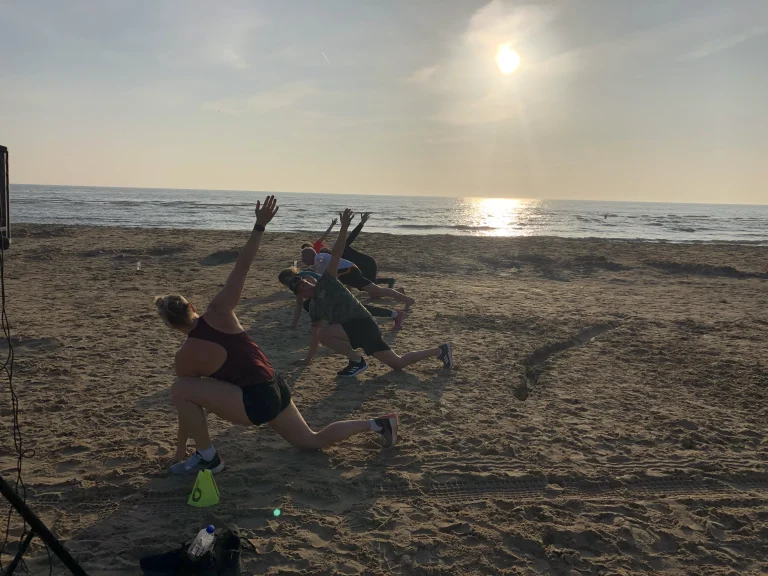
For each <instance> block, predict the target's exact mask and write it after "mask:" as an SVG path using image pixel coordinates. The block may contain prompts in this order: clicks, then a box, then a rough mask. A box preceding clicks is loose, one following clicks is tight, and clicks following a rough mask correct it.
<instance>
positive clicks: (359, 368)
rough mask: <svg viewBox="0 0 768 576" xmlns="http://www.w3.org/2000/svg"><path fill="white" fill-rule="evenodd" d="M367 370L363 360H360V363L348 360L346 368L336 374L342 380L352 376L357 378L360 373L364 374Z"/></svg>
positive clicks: (366, 364)
mask: <svg viewBox="0 0 768 576" xmlns="http://www.w3.org/2000/svg"><path fill="white" fill-rule="evenodd" d="M367 369H368V363H367V362H366V361H365V358H360V362H353V361H352V360H350V361H349V364H347V367H346V368H344V370H340V371H339V372H336V374H337V375H338V376H341V377H343V378H352V377H353V376H357V375H358V374H360V373H361V372H365V371H366V370H367Z"/></svg>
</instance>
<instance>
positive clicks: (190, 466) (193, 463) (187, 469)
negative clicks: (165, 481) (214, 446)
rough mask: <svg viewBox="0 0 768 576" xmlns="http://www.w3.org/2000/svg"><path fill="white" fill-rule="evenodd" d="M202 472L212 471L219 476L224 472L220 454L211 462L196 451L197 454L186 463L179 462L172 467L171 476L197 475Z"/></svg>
mask: <svg viewBox="0 0 768 576" xmlns="http://www.w3.org/2000/svg"><path fill="white" fill-rule="evenodd" d="M201 470H210V471H211V472H212V473H213V474H218V473H219V472H221V471H222V470H224V462H223V461H222V460H221V458H219V453H218V452H216V456H214V457H213V460H211V461H210V462H209V461H207V460H204V459H203V456H202V455H201V454H200V452H198V451H197V450H195V453H194V454H192V456H190V457H189V458H187V459H186V460H185V461H184V462H179V463H178V464H174V465H173V466H171V474H197V473H198V472H200V471H201Z"/></svg>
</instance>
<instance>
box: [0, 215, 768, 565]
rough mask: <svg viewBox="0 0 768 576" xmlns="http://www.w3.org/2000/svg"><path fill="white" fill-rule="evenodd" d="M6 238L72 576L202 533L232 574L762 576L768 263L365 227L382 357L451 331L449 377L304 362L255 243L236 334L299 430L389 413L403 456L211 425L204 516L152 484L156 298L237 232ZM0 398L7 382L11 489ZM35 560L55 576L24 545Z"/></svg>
mask: <svg viewBox="0 0 768 576" xmlns="http://www.w3.org/2000/svg"><path fill="white" fill-rule="evenodd" d="M13 232H14V239H13V245H12V247H11V249H10V250H9V251H8V252H7V253H6V265H5V280H6V286H5V289H6V297H7V312H8V318H9V321H10V324H11V327H12V335H13V348H14V355H15V360H14V384H15V388H16V391H17V393H18V395H19V398H20V406H21V425H22V433H23V437H24V442H25V444H24V446H25V448H28V449H34V451H35V456H34V457H33V458H29V459H27V460H25V463H24V479H25V481H26V484H27V487H28V502H29V503H30V505H31V506H32V507H33V508H34V510H35V511H36V512H37V513H38V514H39V515H40V516H41V518H42V519H43V520H44V521H45V522H46V523H47V524H48V526H49V527H50V528H51V529H53V530H54V531H55V533H56V534H57V535H58V536H59V537H60V538H61V539H62V540H63V541H64V542H65V543H66V545H67V547H68V548H69V550H70V551H72V553H73V554H74V555H75V556H76V557H77V558H78V559H79V560H80V561H81V562H82V564H83V565H84V567H85V568H86V569H87V570H88V572H89V573H90V574H138V573H139V569H138V562H139V558H140V557H142V556H143V555H145V554H148V553H153V552H162V551H165V550H166V549H169V548H172V547H174V546H177V545H178V544H179V543H180V542H181V541H183V540H189V539H191V538H192V537H193V536H194V534H195V533H196V532H197V531H198V530H199V529H200V528H201V527H202V526H204V525H205V524H207V523H213V524H215V525H216V526H217V527H224V526H227V525H236V526H238V527H239V528H240V529H241V530H242V531H243V533H244V534H245V535H246V536H247V538H248V539H249V540H250V541H251V543H252V544H253V547H254V548H255V551H250V550H244V552H243V564H244V573H245V574H304V575H315V574H369V575H379V574H408V575H410V574H413V575H453V574H456V575H464V574H521V575H523V574H524V575H534V574H542V575H560V574H563V575H571V576H577V575H580V574H581V575H588V574H594V575H598V574H603V575H609V574H610V575H620V574H621V575H629V574H651V573H653V574H670V575H671V574H700V575H702V576H704V575H707V576H710V575H730V576H740V575H745V574H761V573H766V572H768V468H767V467H766V463H768V440H767V439H766V432H768V354H766V349H767V348H768V249H767V248H764V247H763V248H761V247H755V246H738V245H732V244H686V245H681V244H666V243H637V242H622V241H605V240H565V239H557V238H474V237H457V236H431V237H427V236H395V235H379V234H369V233H366V234H364V235H362V236H361V238H360V239H359V240H358V241H357V243H356V246H359V249H362V250H364V251H366V252H368V253H370V254H371V255H373V256H375V257H376V258H377V260H378V262H379V267H380V269H381V270H382V271H383V272H385V273H386V275H388V276H389V275H391V276H395V277H397V279H398V286H401V287H404V288H405V289H406V290H407V293H408V295H410V296H413V297H414V298H416V301H417V302H416V305H415V306H414V308H413V313H412V314H411V316H410V317H409V318H408V319H407V321H406V324H405V327H404V328H403V330H402V331H400V332H399V333H394V332H392V331H391V326H390V323H387V322H383V321H382V322H381V323H380V324H381V326H382V330H383V332H384V334H385V337H386V339H387V340H388V341H389V342H390V343H391V344H392V346H393V348H394V349H395V350H396V351H398V352H401V353H402V352H405V351H408V350H412V349H420V348H426V347H430V346H434V345H436V344H439V343H441V342H443V341H445V340H450V341H451V342H452V343H453V345H454V347H455V358H456V362H457V366H456V369H455V370H454V371H453V372H452V373H450V372H445V371H443V370H441V369H440V365H439V363H438V362H437V361H435V362H429V361H427V362H423V363H420V364H417V365H415V366H413V367H412V368H411V369H410V370H409V371H408V372H405V373H392V372H390V371H389V370H388V369H387V368H386V367H385V366H384V365H382V364H380V363H378V362H376V361H375V360H372V361H371V367H370V368H369V370H368V371H367V372H366V373H365V374H363V375H362V376H361V377H360V378H359V379H358V380H338V379H336V377H335V373H336V371H337V370H339V369H340V368H341V367H343V365H344V364H345V361H344V359H342V358H341V357H339V356H333V355H331V353H330V352H329V351H327V350H321V352H320V355H319V357H318V358H317V359H316V360H315V361H314V362H313V363H312V364H311V365H310V366H308V367H303V366H299V365H297V364H296V361H297V360H299V359H300V358H302V357H303V355H304V353H305V350H306V347H307V345H308V343H309V321H308V318H307V316H306V315H305V316H303V317H302V322H301V324H300V327H299V329H298V330H295V331H294V330H291V329H290V327H289V325H290V322H291V318H292V314H293V304H294V299H293V296H292V295H291V294H290V293H288V292H287V291H286V290H285V289H284V288H282V287H281V286H280V285H279V284H278V282H277V278H276V277H277V272H278V271H279V270H280V269H281V268H282V267H284V266H286V265H289V264H291V263H292V262H293V261H294V260H295V259H296V258H297V255H298V250H297V247H298V246H299V244H300V243H301V242H302V241H308V240H312V237H311V235H310V234H306V235H301V234H293V233H291V234H289V233H270V232H268V233H267V234H266V235H265V238H264V241H263V243H262V247H261V251H260V254H259V256H258V257H257V259H256V261H255V262H254V264H253V267H252V269H251V273H250V276H249V279H248V281H247V284H246V289H245V292H244V298H243V300H242V303H241V305H240V306H239V308H238V315H239V317H240V320H241V322H242V323H243V326H245V327H246V328H247V330H248V331H249V333H250V334H251V336H252V337H253V338H254V340H256V342H258V343H259V345H260V346H261V347H262V348H263V350H264V351H265V352H266V354H267V355H268V356H269V358H270V360H271V361H272V363H273V365H274V366H275V368H276V369H278V370H279V371H281V372H283V373H285V374H286V375H287V377H288V380H289V382H290V384H291V387H292V390H293V394H294V401H295V402H296V404H297V405H298V406H299V409H300V410H302V412H303V413H304V416H305V418H306V419H307V421H308V423H309V425H310V426H312V427H313V428H314V429H316V430H317V429H319V428H321V427H322V426H324V425H325V424H328V423H330V422H332V421H334V420H338V419H346V418H354V417H373V416H376V415H379V414H382V413H387V412H389V411H397V412H398V413H399V414H400V420H401V426H402V430H401V436H402V439H401V442H400V443H399V444H398V446H397V447H395V448H394V449H388V450H385V449H381V448H380V446H379V443H378V438H376V436H375V435H373V434H370V435H363V436H358V437H356V438H354V439H353V440H352V441H349V442H346V443H344V444H341V445H338V446H335V447H333V448H331V449H328V450H325V451H323V452H319V453H302V452H299V451H297V450H295V449H293V448H291V447H290V446H289V445H288V444H287V443H286V442H284V441H283V440H282V439H281V438H279V437H278V436H277V435H276V434H274V433H273V432H272V431H270V430H269V429H267V428H266V427H261V428H256V427H251V428H246V427H240V426H232V425H230V424H229V423H227V422H224V421H222V420H220V419H218V418H216V417H213V416H211V417H210V418H209V424H210V428H211V434H212V437H213V439H214V443H215V445H216V446H217V448H218V450H219V452H220V454H221V456H222V458H223V459H224V460H225V461H226V464H227V468H226V469H225V470H224V471H223V472H222V473H221V474H220V475H218V476H217V482H218V486H219V489H220V491H221V498H222V500H221V503H220V504H219V505H218V506H217V507H212V508H207V509H204V510H197V509H194V508H191V507H189V506H187V504H186V499H187V496H188V495H189V492H190V490H191V488H192V483H193V479H180V478H175V477H170V476H168V474H167V473H166V469H167V461H168V458H169V457H170V456H171V455H172V454H173V448H174V443H175V436H176V426H177V421H176V417H175V410H174V408H173V406H172V404H171V401H170V394H169V389H170V385H171V383H172V380H173V372H172V362H173V355H174V352H175V350H176V349H177V348H178V346H179V345H180V343H181V342H182V337H181V336H180V335H178V334H176V333H173V332H171V331H170V330H169V329H167V328H166V327H165V325H164V324H163V323H162V322H161V320H160V319H159V318H158V316H157V315H156V313H155V310H154V308H153V305H152V297H153V296H155V295H159V294H165V293H171V292H180V293H182V294H184V295H186V296H187V297H188V298H189V299H190V300H191V301H192V302H193V304H195V305H196V306H197V308H198V309H204V308H205V305H206V304H207V302H208V300H209V299H210V298H211V297H212V296H213V295H214V293H215V292H216V291H217V290H218V288H219V287H220V286H221V285H222V283H223V282H224V280H225V278H226V275H227V274H228V273H229V270H230V267H231V264H232V262H234V259H235V258H236V255H237V250H239V249H240V248H241V247H242V245H243V244H244V243H245V241H246V239H247V232H215V231H193V230H168V229H129V228H96V227H93V228H89V227H63V226H45V225H30V224H25V225H18V226H15V227H14V230H13ZM138 261H140V262H141V271H137V269H136V265H137V262H138ZM363 301H364V302H366V301H367V299H364V300H363ZM381 302H382V304H384V305H386V301H381ZM3 347H4V348H3V351H2V354H5V350H6V349H7V347H6V346H5V344H3ZM10 405H11V404H10V398H9V394H8V391H7V388H6V387H5V385H4V386H3V388H2V402H0V416H1V417H2V421H3V423H4V428H3V429H4V430H5V432H4V434H3V437H2V442H0V464H1V465H2V474H3V477H5V478H6V479H11V478H12V472H13V466H14V462H15V459H14V455H13V446H12V438H11V412H10ZM190 442H191V441H190ZM190 445H191V444H190ZM276 508H279V509H280V510H281V511H282V514H281V515H280V516H279V517H275V516H273V510H275V509H276ZM19 525H20V522H15V523H14V526H15V527H16V529H15V531H12V540H14V543H15V541H16V540H17V539H18V535H19V531H18V528H19ZM14 549H15V544H14V546H11V547H10V550H11V551H13V550H14ZM28 556H29V561H28V566H29V568H30V571H31V573H32V574H47V573H48V556H47V554H46V552H45V548H44V547H43V546H42V544H41V542H40V541H39V540H35V541H34V543H33V545H32V547H31V549H30V552H29V553H28ZM8 560H9V556H8V555H7V553H6V555H4V557H3V562H4V565H5V564H6V563H7V562H8ZM62 572H63V568H62V567H61V565H57V566H55V567H54V573H62Z"/></svg>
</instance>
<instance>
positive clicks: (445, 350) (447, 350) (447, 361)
mask: <svg viewBox="0 0 768 576" xmlns="http://www.w3.org/2000/svg"><path fill="white" fill-rule="evenodd" d="M437 359H438V360H442V361H443V368H448V370H453V352H452V351H451V345H450V344H449V343H448V342H446V343H445V344H440V356H438V357H437Z"/></svg>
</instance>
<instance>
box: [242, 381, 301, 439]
mask: <svg viewBox="0 0 768 576" xmlns="http://www.w3.org/2000/svg"><path fill="white" fill-rule="evenodd" d="M242 390H243V406H245V413H246V415H247V416H248V419H249V420H250V421H251V422H253V423H254V424H256V425H257V426H258V425H260V424H265V423H267V422H269V421H270V420H274V419H275V418H276V417H277V415H278V414H280V412H282V411H283V410H285V409H286V408H288V405H289V404H290V403H291V389H290V388H288V384H286V382H285V379H284V378H283V376H282V375H281V374H275V377H274V378H272V380H270V381H268V382H263V383H261V384H248V385H246V386H243V387H242Z"/></svg>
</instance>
